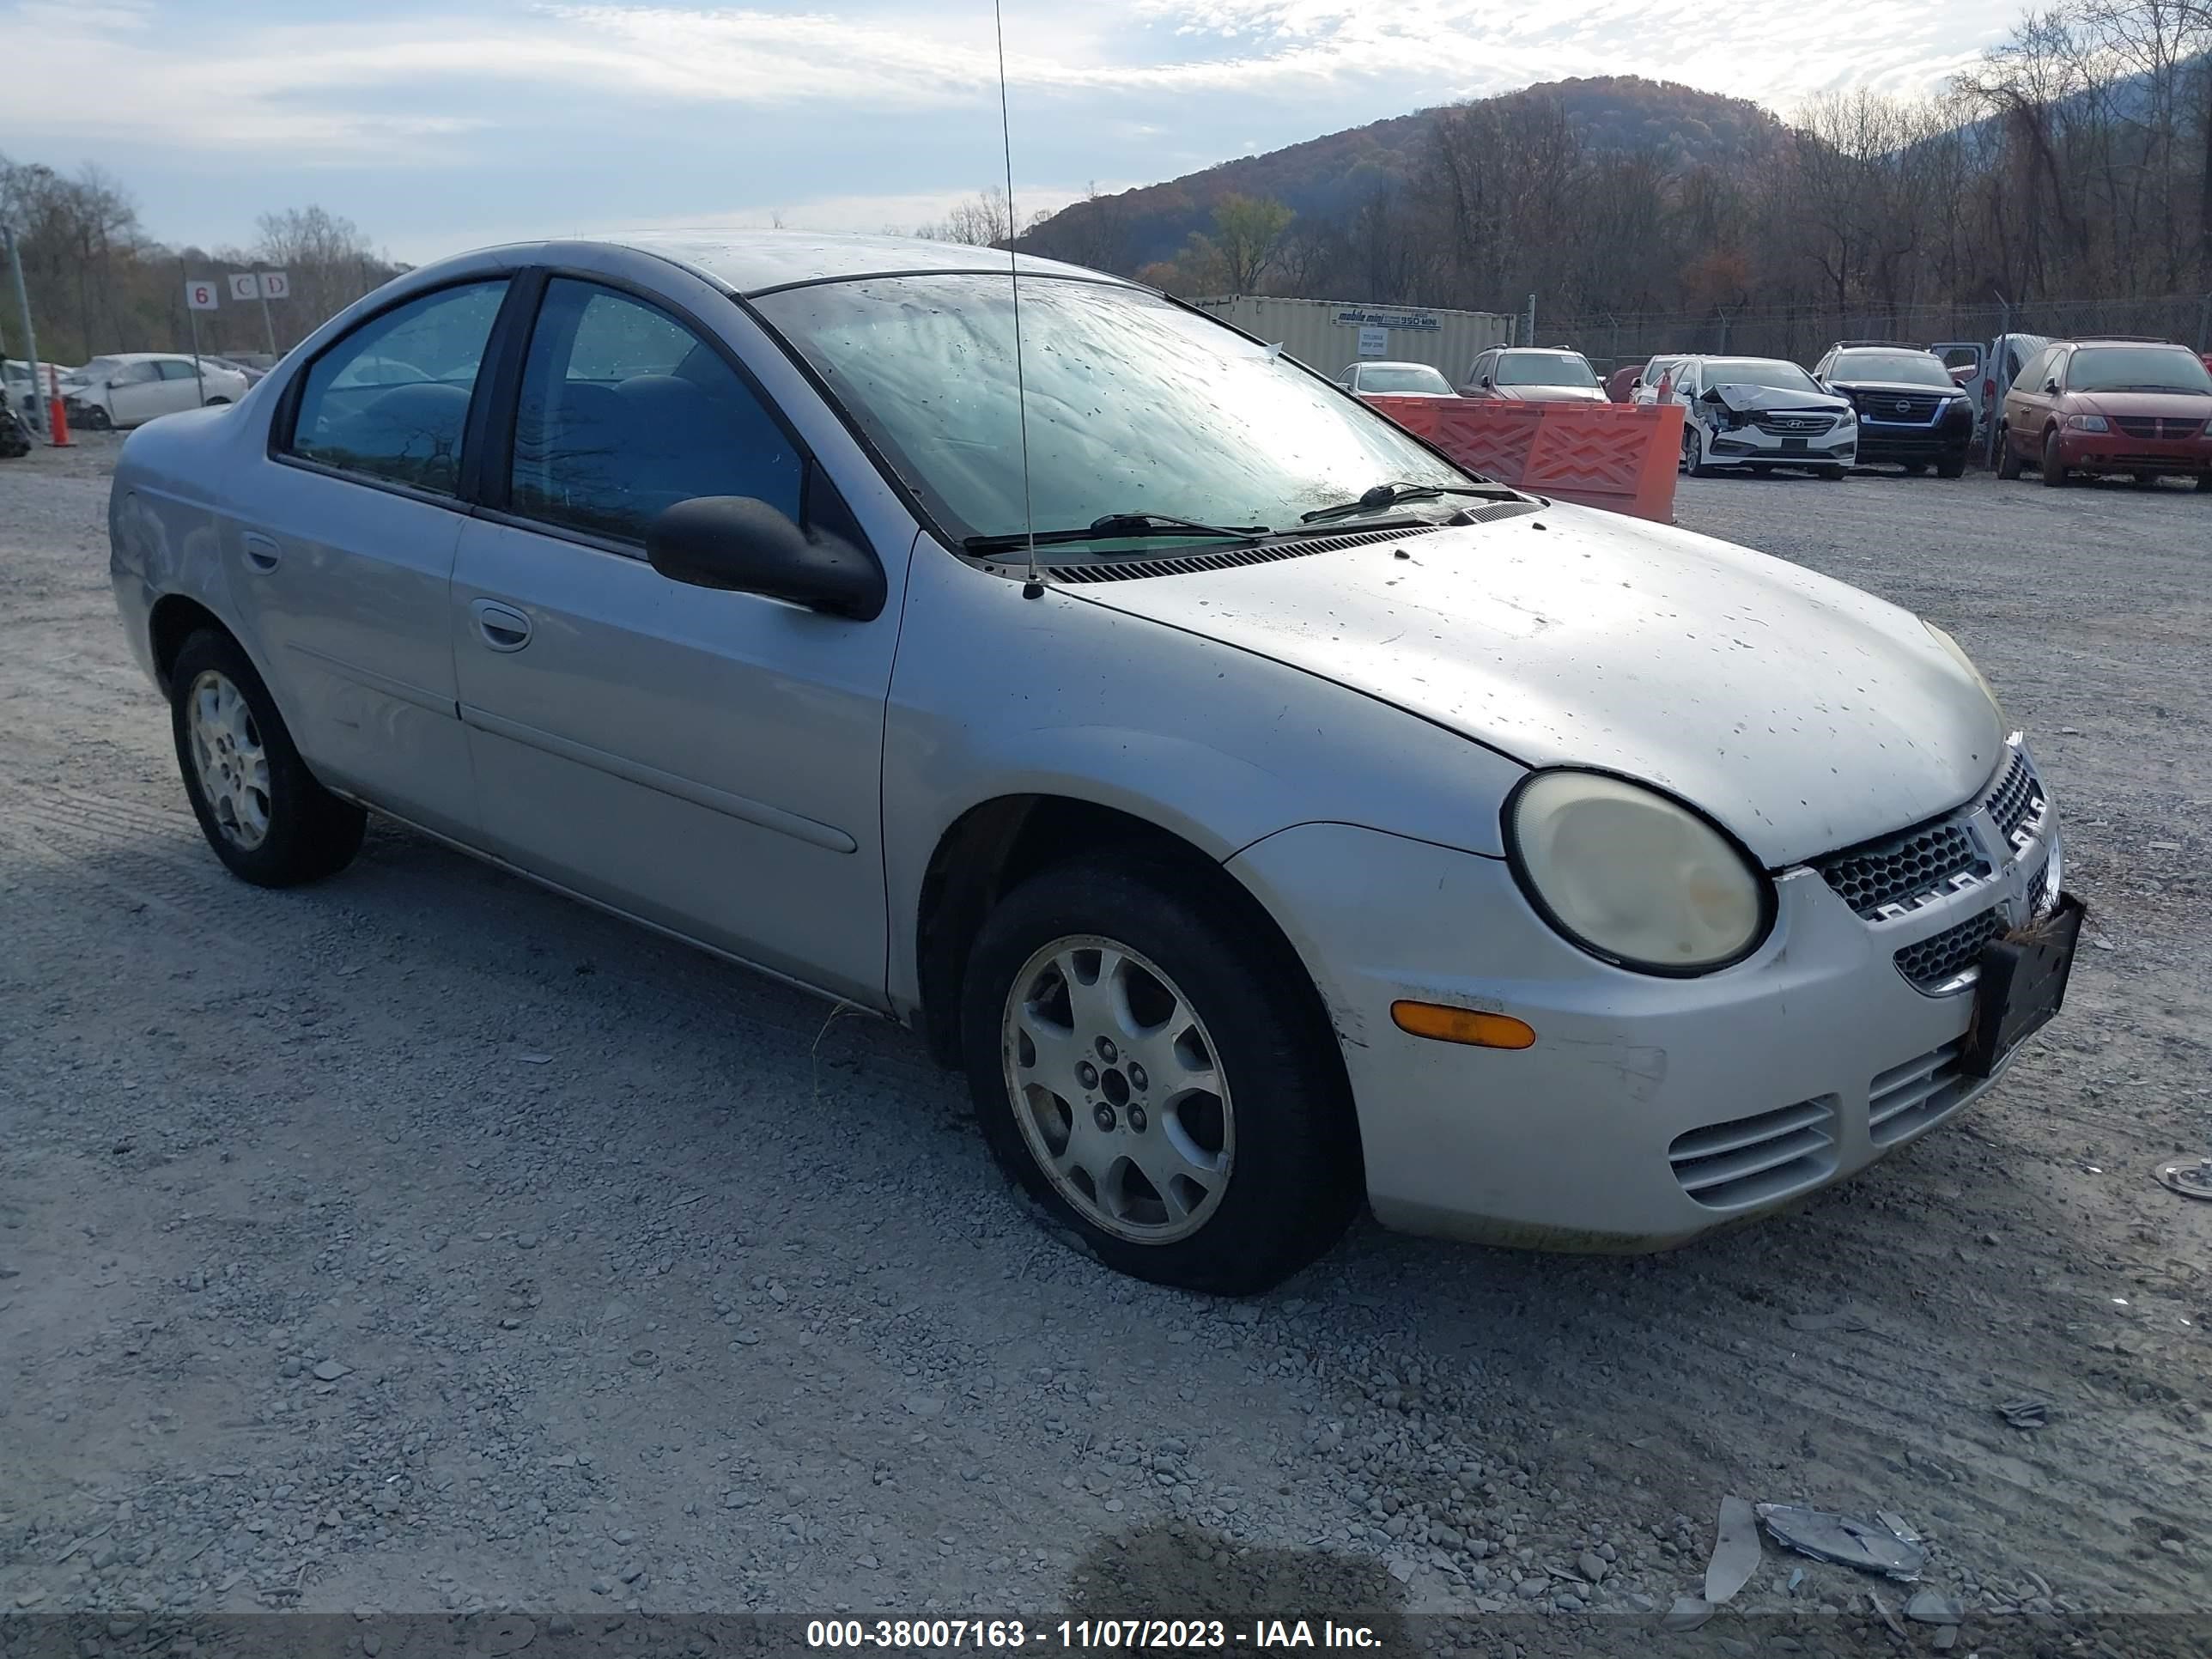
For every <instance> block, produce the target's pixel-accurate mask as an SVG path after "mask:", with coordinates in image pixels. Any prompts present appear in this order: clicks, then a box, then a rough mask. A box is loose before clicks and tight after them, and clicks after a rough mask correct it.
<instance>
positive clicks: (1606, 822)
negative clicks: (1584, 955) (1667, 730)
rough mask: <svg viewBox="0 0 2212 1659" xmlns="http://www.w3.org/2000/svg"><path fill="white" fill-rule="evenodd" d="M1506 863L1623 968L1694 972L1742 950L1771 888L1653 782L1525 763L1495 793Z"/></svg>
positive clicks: (1544, 907) (1552, 912) (1769, 912)
mask: <svg viewBox="0 0 2212 1659" xmlns="http://www.w3.org/2000/svg"><path fill="white" fill-rule="evenodd" d="M1505 847H1506V854H1507V856H1508V858H1509V859H1510V860H1511V862H1512V866H1513V873H1514V875H1515V877H1516V878H1517V879H1518V880H1519V881H1520V883H1521V887H1522V891H1524V892H1525V893H1527V895H1528V900H1529V902H1531V903H1532V904H1534V906H1535V908H1536V910H1537V912H1538V914H1540V915H1542V917H1543V918H1544V920H1545V921H1547V922H1549V923H1550V924H1551V925H1552V926H1553V927H1555V928H1557V929H1558V930H1559V933H1561V934H1563V935H1564V936H1565V938H1566V939H1567V940H1568V941H1569V942H1570V943H1571V944H1573V945H1578V946H1580V947H1581V948H1582V949H1583V950H1585V951H1589V953H1590V954H1591V955H1592V956H1594V957H1599V958H1601V960H1603V961H1606V962H1610V963H1614V964H1616V965H1617V966H1620V967H1623V968H1633V969H1639V970H1641V971H1643V972H1644V973H1652V974H1676V975H1681V974H1698V973H1705V972H1707V971H1710V970H1711V969H1715V968H1723V967H1726V966H1727V965H1728V964H1729V963H1732V962H1740V961H1741V960H1742V959H1743V958H1744V957H1746V956H1748V955H1749V954H1750V953H1751V951H1753V948H1754V947H1756V946H1757V945H1758V944H1759V940H1761V939H1764V938H1765V936H1766V930H1767V928H1768V927H1770V926H1771V924H1772V921H1773V915H1774V910H1773V906H1774V895H1773V889H1772V888H1771V886H1770V885H1769V884H1768V882H1767V880H1766V878H1765V875H1764V874H1763V873H1762V872H1760V871H1759V870H1758V869H1757V868H1755V867H1754V866H1753V864H1752V862H1751V860H1749V859H1748V858H1747V857H1746V856H1745V855H1744V854H1742V853H1741V851H1739V850H1738V849H1737V848H1736V846H1735V843H1734V842H1731V841H1729V839H1728V837H1727V836H1723V834H1722V833H1721V832H1720V830H1718V829H1716V828H1715V827H1714V826H1713V825H1711V823H1707V822H1706V821H1705V819H1704V818H1702V817H1699V816H1698V815H1697V814H1696V813H1695V812H1692V811H1691V810H1690V809H1689V808H1688V807H1686V806H1684V805H1680V803H1679V802H1676V801H1674V800H1670V799H1668V798H1667V797H1666V796H1664V795H1662V794H1660V793H1658V792H1657V791H1656V790H1652V789H1646V788H1644V787H1642V786H1641V785H1638V784H1633V783H1630V782H1627V781H1625V780H1623V779H1620V778H1615V777H1608V776H1606V775H1603V774H1601V773H1596V772H1568V771H1561V772H1537V773H1534V774H1532V775H1530V776H1529V777H1528V778H1527V779H1525V780H1523V781H1522V783H1521V785H1520V787H1518V788H1516V789H1515V790H1514V792H1513V793H1512V794H1511V795H1510V796H1509V797H1508V798H1507V799H1506V802H1505Z"/></svg>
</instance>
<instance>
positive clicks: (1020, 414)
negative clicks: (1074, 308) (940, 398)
mask: <svg viewBox="0 0 2212 1659" xmlns="http://www.w3.org/2000/svg"><path fill="white" fill-rule="evenodd" d="M991 27H992V28H993V30H994V32H995V33H996V34H997V36H998V41H999V138H1000V143H1002V144H1003V145H1004V146H1005V149H1006V278H1007V280H1008V282H1010V283H1012V285H1013V295H1014V408H1015V410H1016V411H1017V419H1018V424H1019V426H1020V428H1021V439H1022V532H1023V533H1024V535H1026V536H1027V537H1028V538H1029V550H1030V568H1029V576H1028V578H1027V580H1024V582H1023V583H1022V597H1023V598H1024V599H1042V598H1043V597H1044V584H1043V582H1042V581H1040V580H1038V579H1037V562H1036V509H1035V508H1034V507H1031V505H1030V393H1029V382H1028V380H1027V378H1026V377H1025V376H1024V374H1023V373H1022V263H1021V260H1022V257H1021V255H1020V254H1019V253H1018V252H1015V250H1014V228H1015V227H1016V225H1018V223H1019V221H1018V220H1017V219H1016V218H1015V217H1014V127H1013V122H1012V118H1010V117H1009V116H1008V115H1007V113H1006V15H1005V13H1004V12H1003V11H1002V10H1001V9H1000V0H991Z"/></svg>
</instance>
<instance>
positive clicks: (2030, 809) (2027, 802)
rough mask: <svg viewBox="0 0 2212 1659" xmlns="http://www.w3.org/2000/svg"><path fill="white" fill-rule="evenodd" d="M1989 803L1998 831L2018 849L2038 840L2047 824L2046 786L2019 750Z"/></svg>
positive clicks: (2014, 751) (1990, 796)
mask: <svg viewBox="0 0 2212 1659" xmlns="http://www.w3.org/2000/svg"><path fill="white" fill-rule="evenodd" d="M1988 805H1989V813H1990V817H1992V818H1994V819H1996V826H1997V833H1998V834H1999V835H2001V836H2003V837H2004V838H2005V841H2006V842H2007V843H2008V845H2009V846H2010V847H2011V848H2013V850H2014V851H2015V852H2018V851H2019V850H2020V849H2021V848H2023V847H2025V846H2027V843H2028V842H2031V841H2033V840H2034V839H2035V831H2036V829H2038V828H2039V827H2040V826H2041V824H2042V823H2043V809H2044V796H2043V785H2042V782H2041V781H2039V779H2038V778H2037V777H2036V775H2035V769H2033V767H2031V766H2030V765H2029V764H2028V763H2027V756H2025V755H2023V754H2021V752H2020V750H2017V749H2015V750H2013V753H2012V763H2011V764H2010V765H2008V766H2007V767H2006V768H2005V769H2004V775H2003V776H2002V777H2001V778H2000V779H1998V780H1997V787H1996V788H1995V789H1992V790H1991V791H1990V794H1989V801H1988Z"/></svg>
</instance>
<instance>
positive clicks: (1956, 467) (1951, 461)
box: [1936, 454, 1966, 478]
mask: <svg viewBox="0 0 2212 1659" xmlns="http://www.w3.org/2000/svg"><path fill="white" fill-rule="evenodd" d="M1936 477H1939V478H1963V477H1966V456H1965V455H1964V454H1958V455H1947V456H1945V457H1944V458H1943V459H1942V460H1940V461H1938V462H1936Z"/></svg>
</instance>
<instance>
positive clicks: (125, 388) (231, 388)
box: [62, 351, 246, 432]
mask: <svg viewBox="0 0 2212 1659" xmlns="http://www.w3.org/2000/svg"><path fill="white" fill-rule="evenodd" d="M245 395H246V376H245V375H244V374H240V372H239V371H238V370H236V369H234V368H216V367H213V366H212V365H210V363H209V362H208V360H207V359H206V358H204V357H203V358H201V359H200V361H199V363H198V365H197V367H195V366H194V364H193V362H192V360H191V358H190V357H185V356H178V355H176V354H174V353H172V352H166V351H123V352H118V353H116V354H114V355H113V356H106V357H94V359H93V360H92V361H91V362H88V363H87V364H86V365H85V366H84V367H83V368H81V369H78V370H77V371H76V374H74V375H72V376H71V377H70V379H68V380H64V382H63V383H62V409H63V411H64V414H65V415H66V416H68V418H69V419H70V421H72V422H76V424H78V425H81V426H85V427H89V428H91V429H92V430H94V431H95V432H100V431H105V430H106V429H107V428H110V427H131V426H139V425H143V423H144V422H148V421H150V420H152V419H154V417H155V416H158V415H172V414H174V413H176V412H177V411H178V410H185V409H196V408H197V407H199V406H200V405H201V404H232V403H236V402H237V401H238V400H239V399H240V398H243V397H244V396H245Z"/></svg>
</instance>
